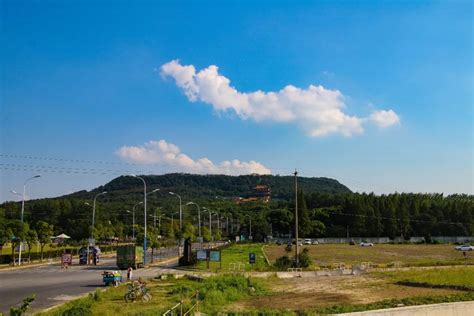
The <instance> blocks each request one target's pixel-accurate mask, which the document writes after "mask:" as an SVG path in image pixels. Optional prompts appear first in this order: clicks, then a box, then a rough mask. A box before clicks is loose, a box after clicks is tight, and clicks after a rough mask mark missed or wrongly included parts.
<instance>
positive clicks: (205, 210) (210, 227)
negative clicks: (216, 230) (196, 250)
mask: <svg viewBox="0 0 474 316" xmlns="http://www.w3.org/2000/svg"><path fill="white" fill-rule="evenodd" d="M202 210H203V211H204V212H208V213H209V234H210V235H211V239H212V225H211V223H212V220H211V211H210V210H208V209H207V208H205V207H203V208H202Z"/></svg>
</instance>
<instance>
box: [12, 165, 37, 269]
mask: <svg viewBox="0 0 474 316" xmlns="http://www.w3.org/2000/svg"><path fill="white" fill-rule="evenodd" d="M40 177H41V175H39V174H38V175H36V176H34V177H31V178H28V179H26V181H25V183H23V194H20V193H18V192H15V191H10V192H11V193H13V194H16V195H21V196H22V199H21V222H22V223H23V214H24V212H25V196H26V184H27V183H28V182H29V181H30V180H33V179H36V178H40ZM18 265H21V240H20V250H19V252H18Z"/></svg>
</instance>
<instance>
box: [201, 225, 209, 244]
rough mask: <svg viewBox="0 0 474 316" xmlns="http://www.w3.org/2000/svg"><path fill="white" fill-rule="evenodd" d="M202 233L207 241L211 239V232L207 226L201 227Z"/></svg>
mask: <svg viewBox="0 0 474 316" xmlns="http://www.w3.org/2000/svg"><path fill="white" fill-rule="evenodd" d="M201 234H202V238H203V239H204V241H205V242H209V241H211V233H210V232H209V229H208V228H207V227H202V228H201Z"/></svg>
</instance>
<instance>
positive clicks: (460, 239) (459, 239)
mask: <svg viewBox="0 0 474 316" xmlns="http://www.w3.org/2000/svg"><path fill="white" fill-rule="evenodd" d="M431 239H432V240H433V241H436V242H440V243H468V242H474V236H453V237H450V236H446V237H445V236H437V237H431ZM277 240H278V241H280V242H281V243H283V244H286V243H288V241H289V239H288V238H278V239H277ZM311 240H312V241H317V242H318V243H320V244H348V243H349V242H351V241H354V242H356V243H361V242H362V241H366V242H371V243H373V244H388V243H403V242H411V243H421V242H424V241H425V238H424V237H411V238H410V239H409V240H406V239H404V238H401V237H396V238H395V239H390V238H388V237H350V238H342V237H341V238H334V237H333V238H331V237H327V238H312V239H311Z"/></svg>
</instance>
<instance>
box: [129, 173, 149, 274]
mask: <svg viewBox="0 0 474 316" xmlns="http://www.w3.org/2000/svg"><path fill="white" fill-rule="evenodd" d="M130 176H131V177H134V178H137V179H140V180H142V182H143V210H144V213H145V216H144V219H145V221H144V225H145V227H144V228H145V231H144V236H143V264H144V265H145V264H146V250H147V244H146V241H147V240H146V217H147V215H146V195H147V194H146V182H145V179H143V178H142V177H139V176H137V175H134V174H131V175H130Z"/></svg>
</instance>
